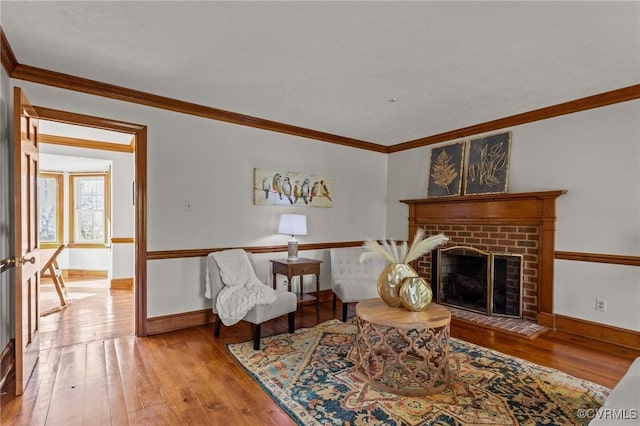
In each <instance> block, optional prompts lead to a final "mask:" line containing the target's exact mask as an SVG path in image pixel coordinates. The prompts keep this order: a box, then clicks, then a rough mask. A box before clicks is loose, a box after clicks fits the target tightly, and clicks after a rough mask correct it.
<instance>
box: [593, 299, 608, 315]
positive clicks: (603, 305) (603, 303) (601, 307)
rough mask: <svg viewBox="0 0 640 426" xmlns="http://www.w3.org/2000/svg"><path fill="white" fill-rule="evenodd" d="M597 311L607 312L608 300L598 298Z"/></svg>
mask: <svg viewBox="0 0 640 426" xmlns="http://www.w3.org/2000/svg"><path fill="white" fill-rule="evenodd" d="M596 311H600V312H607V299H601V298H596Z"/></svg>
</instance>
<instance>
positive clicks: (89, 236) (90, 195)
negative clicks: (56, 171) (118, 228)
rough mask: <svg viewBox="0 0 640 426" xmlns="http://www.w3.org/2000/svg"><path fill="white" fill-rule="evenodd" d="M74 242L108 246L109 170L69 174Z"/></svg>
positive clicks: (73, 243) (82, 244) (72, 237)
mask: <svg viewBox="0 0 640 426" xmlns="http://www.w3.org/2000/svg"><path fill="white" fill-rule="evenodd" d="M69 178H70V181H69V183H70V184H69V188H70V194H69V200H70V217H69V228H70V230H71V232H70V242H71V245H72V246H76V247H78V246H85V247H87V246H105V245H107V242H108V237H109V222H110V217H109V204H110V197H109V195H110V194H109V174H108V173H94V174H71V175H70V176H69Z"/></svg>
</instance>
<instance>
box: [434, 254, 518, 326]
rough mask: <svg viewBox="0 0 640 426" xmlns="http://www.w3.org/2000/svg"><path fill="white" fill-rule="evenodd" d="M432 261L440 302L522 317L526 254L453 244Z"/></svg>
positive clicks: (482, 311) (490, 313) (435, 287)
mask: <svg viewBox="0 0 640 426" xmlns="http://www.w3.org/2000/svg"><path fill="white" fill-rule="evenodd" d="M432 265H434V266H435V268H434V271H432V272H433V274H432V276H433V277H435V284H436V285H435V286H433V287H434V289H433V290H434V293H435V294H434V296H435V299H436V300H437V301H438V303H441V304H443V305H450V306H455V307H458V308H462V309H467V310H470V311H474V312H479V313H483V314H486V315H501V316H510V317H517V318H521V317H522V268H523V257H522V255H519V254H510V253H493V252H486V251H483V250H479V249H477V248H474V247H470V246H453V247H447V248H442V249H439V250H437V251H435V252H434V259H433V262H432Z"/></svg>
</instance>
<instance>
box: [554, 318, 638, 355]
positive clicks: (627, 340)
mask: <svg viewBox="0 0 640 426" xmlns="http://www.w3.org/2000/svg"><path fill="white" fill-rule="evenodd" d="M555 324H556V330H558V331H564V332H566V333H571V334H577V335H580V336H584V337H589V338H591V339H594V340H599V341H601V342H606V343H612V344H614V345H618V346H624V347H627V348H631V349H636V350H640V332H638V331H633V330H628V329H626V328H620V327H614V326H612V325H606V324H599V323H596V322H592V321H587V320H583V319H578V318H572V317H567V316H564V315H557V314H556V315H555Z"/></svg>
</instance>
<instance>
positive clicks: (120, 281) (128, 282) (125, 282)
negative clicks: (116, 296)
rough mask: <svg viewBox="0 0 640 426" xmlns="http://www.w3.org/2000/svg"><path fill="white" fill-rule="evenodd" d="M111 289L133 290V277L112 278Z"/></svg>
mask: <svg viewBox="0 0 640 426" xmlns="http://www.w3.org/2000/svg"><path fill="white" fill-rule="evenodd" d="M110 288H111V290H133V278H111V285H110Z"/></svg>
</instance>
